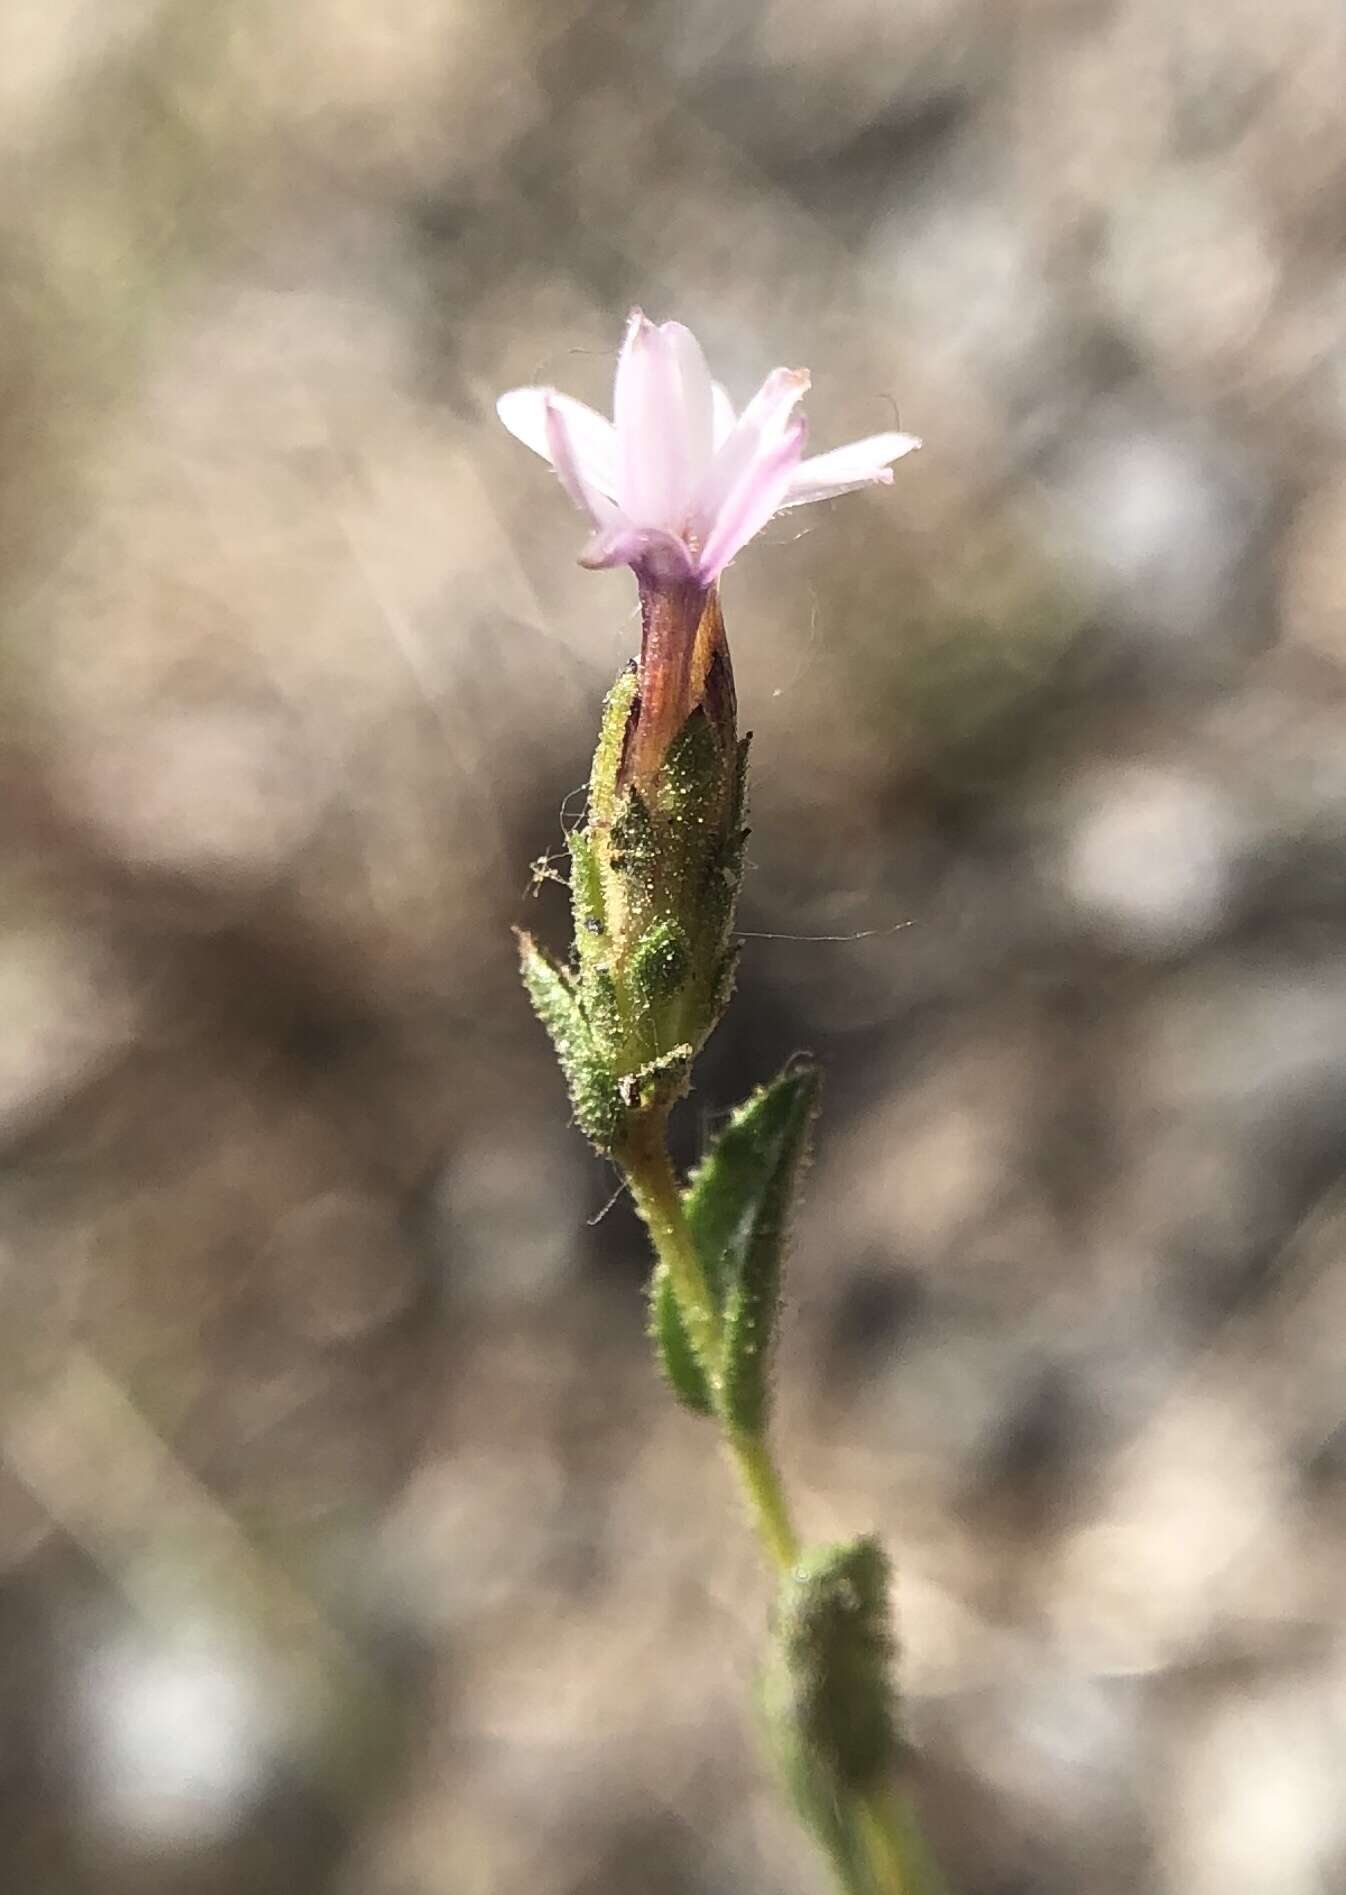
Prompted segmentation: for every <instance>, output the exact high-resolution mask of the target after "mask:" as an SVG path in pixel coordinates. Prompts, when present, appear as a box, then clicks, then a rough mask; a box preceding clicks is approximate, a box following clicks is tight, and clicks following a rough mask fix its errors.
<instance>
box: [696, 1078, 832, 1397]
mask: <svg viewBox="0 0 1346 1895" xmlns="http://www.w3.org/2000/svg"><path fill="white" fill-rule="evenodd" d="M818 1085H819V1079H818V1070H817V1068H816V1067H815V1066H809V1065H795V1066H791V1067H787V1069H786V1070H785V1071H784V1072H783V1073H782V1074H781V1075H780V1077H779V1078H778V1079H775V1080H773V1081H772V1083H771V1084H770V1085H769V1086H764V1087H763V1088H762V1089H761V1090H760V1091H759V1092H755V1093H754V1094H753V1096H752V1098H751V1099H749V1100H748V1101H747V1102H746V1104H744V1105H742V1106H740V1107H739V1109H738V1111H737V1112H736V1113H735V1114H734V1116H733V1118H732V1119H731V1120H730V1121H729V1124H728V1125H727V1126H726V1127H725V1129H724V1131H723V1132H722V1133H721V1134H720V1137H719V1139H718V1141H717V1143H716V1144H715V1146H714V1148H713V1150H712V1151H711V1152H710V1154H709V1155H708V1156H707V1158H706V1159H705V1161H704V1162H703V1163H702V1164H701V1166H700V1167H699V1168H698V1170H697V1172H696V1175H695V1177H694V1178H693V1180H692V1183H691V1184H690V1186H689V1187H688V1189H687V1192H686V1194H685V1197H684V1205H685V1208H686V1212H687V1221H688V1223H689V1224H690V1226H691V1230H692V1235H693V1238H694V1239H695V1242H696V1246H697V1250H698V1252H699V1254H700V1258H701V1267H702V1269H703V1270H704V1271H705V1273H706V1279H707V1281H708V1282H709V1284H710V1287H711V1291H712V1293H713V1295H714V1296H715V1299H716V1301H717V1303H718V1304H719V1305H720V1309H721V1313H722V1315H723V1318H724V1358H723V1375H722V1394H721V1404H720V1406H721V1411H722V1413H723V1415H724V1417H725V1420H726V1421H727V1422H728V1423H729V1425H730V1426H731V1427H733V1428H737V1429H739V1430H741V1431H742V1432H743V1433H745V1434H753V1435H756V1434H760V1433H761V1432H762V1431H763V1430H764V1428H765V1427H766V1423H767V1417H768V1414H769V1411H770V1404H771V1355H772V1346H773V1344H774V1342H775V1336H776V1328H777V1317H778V1313H779V1308H780V1294H781V1269H782V1263H783V1260H784V1255H785V1244H786V1239H787V1235H788V1227H789V1217H790V1211H791V1208H792V1206H793V1203H794V1199H795V1195H796V1191H797V1188H798V1182H799V1174H800V1171H801V1169H802V1167H803V1162H804V1158H805V1156H806V1153H807V1150H808V1138H809V1128H810V1126H811V1124H812V1121H813V1116H814V1113H815V1112H816V1111H817V1106H818Z"/></svg>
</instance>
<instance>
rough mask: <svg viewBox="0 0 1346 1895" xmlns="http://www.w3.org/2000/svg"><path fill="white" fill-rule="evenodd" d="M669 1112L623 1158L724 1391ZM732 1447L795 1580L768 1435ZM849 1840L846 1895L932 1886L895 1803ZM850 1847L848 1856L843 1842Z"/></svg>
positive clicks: (762, 1526) (850, 1828)
mask: <svg viewBox="0 0 1346 1895" xmlns="http://www.w3.org/2000/svg"><path fill="white" fill-rule="evenodd" d="M666 1130H667V1114H666V1113H651V1114H649V1115H648V1116H647V1117H645V1118H644V1119H642V1120H641V1121H640V1122H639V1124H638V1125H637V1126H636V1127H635V1128H634V1130H633V1131H632V1132H631V1133H630V1134H629V1135H628V1137H627V1139H626V1142H625V1144H624V1145H623V1147H622V1149H621V1150H620V1151H619V1152H618V1153H617V1158H618V1161H619V1163H620V1165H621V1167H622V1171H623V1173H624V1175H625V1177H626V1182H627V1186H628V1188H629V1190H630V1192H631V1196H632V1198H633V1200H634V1202H635V1206H636V1209H637V1210H638V1211H639V1213H640V1215H641V1217H642V1218H643V1219H644V1222H645V1226H646V1228H647V1229H648V1231H649V1233H650V1242H651V1244H652V1245H653V1246H654V1251H655V1255H656V1256H657V1257H658V1258H659V1261H660V1262H661V1263H662V1264H663V1265H664V1267H665V1268H666V1269H667V1271H668V1274H669V1277H670V1278H671V1280H672V1284H673V1291H674V1294H675V1295H676V1297H677V1299H678V1307H679V1309H680V1311H681V1313H682V1319H683V1322H684V1323H685V1324H686V1326H687V1333H688V1336H689V1337H690V1339H691V1344H692V1347H693V1348H694V1349H695V1351H696V1353H697V1356H698V1358H699V1360H700V1362H701V1364H702V1367H703V1368H704V1369H705V1371H706V1374H707V1375H708V1377H709V1379H710V1383H711V1386H712V1387H718V1385H719V1382H720V1378H721V1375H722V1372H723V1357H724V1325H723V1322H722V1321H721V1318H720V1311H719V1306H718V1304H717V1303H716V1301H715V1297H714V1294H713V1293H712V1291H711V1287H710V1284H709V1283H708V1281H707V1280H706V1273H705V1270H704V1269H703V1268H702V1265H701V1258H700V1256H699V1255H698V1254H697V1249H696V1242H695V1239H694V1238H693V1236H692V1232H691V1229H690V1227H689V1225H688V1223H687V1216H686V1213H685V1211H684V1210H683V1206H682V1190H681V1187H680V1186H679V1184H678V1180H677V1176H676V1174H675V1173H674V1170H673V1166H672V1164H671V1162H670V1160H669V1156H668V1145H667V1140H666ZM725 1445H726V1447H727V1448H728V1450H729V1455H730V1458H731V1459H732V1461H733V1463H734V1466H735V1469H736V1470H737V1473H738V1477H739V1482H740V1485H741V1486H742V1489H743V1493H744V1497H745V1498H746V1500H747V1502H748V1508H749V1511H750V1513H751V1515H752V1520H753V1525H754V1526H755V1528H756V1530H757V1537H758V1539H759V1540H760V1541H761V1544H762V1550H763V1552H764V1553H765V1555H766V1557H767V1560H768V1562H769V1563H770V1565H771V1567H772V1568H773V1570H774V1571H775V1572H776V1573H778V1574H781V1575H784V1574H785V1573H788V1572H789V1571H790V1570H791V1568H792V1567H793V1566H794V1565H795V1564H796V1563H797V1562H798V1559H799V1554H800V1541H799V1535H798V1533H797V1532H796V1531H795V1526H794V1522H793V1520H792V1518H791V1514H790V1505H789V1501H788V1499H787V1498H786V1493H785V1484H784V1482H783V1481H782V1479H781V1475H780V1470H779V1468H778V1467H777V1466H776V1462H775V1459H774V1457H773V1455H772V1452H771V1448H770V1445H769V1443H768V1442H767V1440H766V1438H765V1437H764V1436H763V1435H753V1434H745V1433H743V1432H742V1430H740V1429H737V1428H730V1429H727V1430H726V1440H725ZM842 1823H843V1828H844V1830H845V1832H846V1834H845V1836H844V1838H834V1839H833V1840H832V1841H829V1840H828V1839H827V1838H826V1837H825V1836H824V1835H823V1834H822V1833H821V1831H820V1832H819V1835H818V1840H819V1841H820V1842H822V1843H823V1846H824V1847H825V1848H826V1849H827V1852H828V1855H829V1857H830V1859H831V1861H832V1864H833V1867H834V1868H835V1870H836V1871H837V1877H838V1881H839V1883H840V1885H841V1888H842V1889H843V1891H845V1895H921V1892H922V1889H923V1887H928V1886H929V1885H928V1884H923V1883H922V1882H921V1881H920V1880H914V1879H913V1876H912V1873H911V1871H910V1863H911V1859H912V1847H911V1839H910V1837H909V1836H908V1834H907V1833H906V1831H907V1827H908V1825H906V1824H905V1823H903V1822H902V1821H901V1820H899V1812H898V1811H897V1809H896V1808H895V1806H894V1804H893V1802H892V1801H891V1800H890V1799H888V1798H886V1797H879V1796H876V1797H873V1798H867V1799H864V1800H863V1801H859V1800H857V1801H855V1802H854V1803H852V1805H851V1807H850V1810H849V1812H848V1816H847V1817H843V1819H842ZM838 1841H844V1848H842V1850H841V1852H840V1854H839V1853H838V1849H837V1846H836V1843H837V1842H838Z"/></svg>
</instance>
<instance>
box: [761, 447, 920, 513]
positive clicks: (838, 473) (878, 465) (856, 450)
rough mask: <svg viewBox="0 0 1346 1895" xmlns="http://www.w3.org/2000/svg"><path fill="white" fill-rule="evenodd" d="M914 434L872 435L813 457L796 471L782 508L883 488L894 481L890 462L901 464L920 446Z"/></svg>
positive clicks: (801, 505) (803, 462)
mask: <svg viewBox="0 0 1346 1895" xmlns="http://www.w3.org/2000/svg"><path fill="white" fill-rule="evenodd" d="M920 445H921V444H920V442H919V440H918V439H917V438H916V436H915V435H914V434H871V435H869V436H868V438H867V439H865V440H863V441H851V442H850V443H849V444H848V445H847V446H846V447H834V448H833V449H832V451H831V453H830V454H813V455H810V457H809V459H808V460H806V461H801V462H800V463H799V466H798V467H797V468H796V469H795V473H794V478H793V479H792V480H791V482H790V488H789V492H788V493H787V495H786V497H785V499H784V501H783V502H782V507H783V508H784V507H803V506H807V505H808V504H809V503H810V502H811V501H814V500H831V499H832V498H833V497H834V496H835V495H836V494H842V493H853V492H854V491H855V489H856V488H857V487H873V486H886V485H887V484H888V483H889V482H890V481H891V480H892V478H893V470H892V468H891V467H890V466H889V462H890V461H896V460H900V459H901V458H902V456H903V455H904V454H910V453H911V452H912V450H913V449H914V448H918V447H919V446H920Z"/></svg>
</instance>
